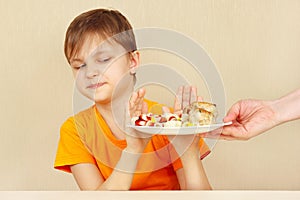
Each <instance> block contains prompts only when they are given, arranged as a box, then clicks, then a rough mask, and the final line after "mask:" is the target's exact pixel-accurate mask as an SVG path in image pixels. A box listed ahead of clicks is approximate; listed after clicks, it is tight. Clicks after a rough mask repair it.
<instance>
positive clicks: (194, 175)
mask: <svg viewBox="0 0 300 200" xmlns="http://www.w3.org/2000/svg"><path fill="white" fill-rule="evenodd" d="M177 137H185V138H183V139H184V140H182V139H178V140H177V139H176V138H175V139H173V140H172V141H171V142H172V145H173V146H174V149H175V151H176V153H174V152H173V151H171V157H173V156H175V158H177V157H178V155H181V156H180V159H181V163H182V168H181V169H178V170H177V171H176V174H177V178H178V181H179V184H180V188H181V189H184V190H210V189H211V186H210V184H209V181H208V178H207V176H206V174H205V170H204V168H203V165H202V162H201V159H200V156H199V151H200V150H199V146H198V143H199V139H200V136H195V137H194V136H193V138H192V140H190V139H187V137H186V136H177ZM189 141H191V143H190V142H189ZM185 147H187V148H185ZM172 160H174V159H172Z"/></svg>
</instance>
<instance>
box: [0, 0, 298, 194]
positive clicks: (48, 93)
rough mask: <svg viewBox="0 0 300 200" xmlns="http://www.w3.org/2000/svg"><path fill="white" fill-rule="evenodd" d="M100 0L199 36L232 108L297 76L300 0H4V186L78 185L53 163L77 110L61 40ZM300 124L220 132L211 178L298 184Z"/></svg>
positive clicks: (242, 186) (287, 86) (142, 23)
mask: <svg viewBox="0 0 300 200" xmlns="http://www.w3.org/2000/svg"><path fill="white" fill-rule="evenodd" d="M99 7H105V8H107V7H109V8H115V9H118V10H120V11H121V12H122V13H123V14H124V15H125V16H127V17H128V19H129V21H130V22H131V23H132V25H133V26H134V27H135V28H144V27H161V28H168V29H171V30H175V31H178V32H180V33H182V34H184V35H186V36H188V37H190V38H193V40H195V41H196V42H197V43H199V44H200V45H201V46H202V47H203V48H204V49H205V50H206V51H207V53H208V54H209V55H210V57H211V58H212V60H213V61H214V63H215V64H216V66H217V68H218V70H219V72H220V74H221V76H222V79H223V82H224V88H225V92H226V101H227V104H226V107H227V109H228V108H229V107H230V106H231V105H232V104H233V103H234V102H236V101H237V100H239V99H241V98H258V99H274V98H277V97H280V96H281V95H284V94H286V93H288V92H290V91H292V90H294V89H296V88H299V86H300V75H299V74H300V55H299V54H300V1H299V0H204V1H197V0H190V1H179V0H173V1H171V0H168V1H167V0H165V1H158V0H152V1H147V0H128V1H118V0H115V1H113V0H109V1H104V0H102V1H84V0H64V1H61V0H52V1H50V0H49V1H46V0H24V1H19V0H10V1H4V0H1V1H0V18H1V20H0V27H1V32H0V44H1V45H0V51H1V62H0V63H1V66H0V77H1V78H0V81H1V82H0V90H1V100H0V111H1V112H0V120H1V127H0V134H1V145H0V157H1V165H0V190H77V189H78V188H77V186H76V184H75V181H74V180H73V177H72V176H71V175H70V174H66V173H63V172H59V171H56V170H54V169H53V162H54V158H55V153H56V147H57V142H58V138H59V128H60V125H61V124H62V122H63V121H64V120H65V119H66V118H67V117H68V116H70V115H72V114H73V108H72V97H73V78H72V74H71V71H70V69H69V67H68V65H67V62H66V60H65V58H64V55H63V40H64V34H65V31H66V29H67V26H68V25H69V23H70V22H71V20H72V19H73V18H74V17H75V16H77V15H78V14H80V13H82V12H84V11H87V10H90V9H93V8H99ZM142 59H143V63H147V62H152V61H155V62H157V63H166V64H168V65H170V66H174V67H179V68H180V67H181V66H182V65H181V64H182V61H180V60H179V59H177V58H173V57H172V56H170V55H166V54H164V53H159V52H147V51H145V52H142ZM183 73H186V74H187V75H189V73H188V72H183ZM191 76H192V75H191ZM191 80H194V79H193V77H191ZM200 83H202V82H201V81H200V82H197V83H196V84H197V86H199V87H200V88H201V87H203V86H202V84H200ZM157 93H158V92H157ZM204 93H205V92H204ZM149 95H150V96H151V95H153V96H157V95H156V92H152V93H151V92H149ZM159 95H160V97H161V98H162V100H163V101H169V97H168V96H164V95H161V93H159ZM204 96H205V94H204ZM299 131H300V123H299V120H298V121H294V122H289V123H287V124H284V125H281V126H278V127H276V128H274V129H272V130H270V131H268V132H266V133H265V134H263V135H261V136H258V137H256V138H254V139H252V140H249V141H246V142H245V141H243V142H241V141H234V142H228V141H219V142H218V143H217V145H216V146H215V148H214V149H213V152H212V153H211V154H210V155H209V156H208V157H207V158H206V159H205V160H204V165H205V168H206V171H207V174H208V177H209V179H210V182H211V184H212V186H213V188H214V189H225V190H235V189H237V190H299V189H300V157H299V152H300V142H299V141H300V137H299Z"/></svg>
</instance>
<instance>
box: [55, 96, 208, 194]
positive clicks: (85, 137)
mask: <svg viewBox="0 0 300 200" xmlns="http://www.w3.org/2000/svg"><path fill="white" fill-rule="evenodd" d="M146 102H147V103H148V105H149V106H150V107H151V105H153V104H154V102H150V101H146ZM125 147H126V140H118V139H117V138H115V137H114V135H113V134H112V132H111V131H110V128H109V127H108V125H107V124H106V122H105V121H104V119H103V118H102V116H101V115H100V113H99V112H98V110H97V108H96V106H95V105H94V106H92V107H90V108H89V109H87V110H84V111H82V112H80V113H78V114H76V115H74V116H73V117H70V118H69V119H68V120H67V121H65V122H64V124H63V125H62V127H61V130H60V140H59V144H58V149H57V154H56V159H55V163H54V167H55V168H56V169H59V170H63V171H66V172H71V170H70V166H71V165H75V164H79V163H92V164H95V165H96V166H97V167H98V169H99V171H100V173H101V174H102V176H103V178H104V179H107V178H108V177H109V176H110V174H111V173H112V171H113V169H114V166H115V165H116V164H117V162H118V160H119V158H120V156H121V153H122V150H123V149H124V148H125ZM199 147H200V154H201V159H202V158H204V157H205V156H206V155H208V154H209V152H210V150H209V148H208V146H207V145H206V144H205V142H204V140H203V139H200V141H199ZM170 152H174V149H173V147H172V145H171V143H170V142H169V141H168V138H167V137H166V136H163V135H154V136H152V137H151V140H150V142H149V143H148V144H147V146H146V148H145V150H144V153H143V154H142V156H141V157H140V159H139V161H138V164H137V167H136V171H135V174H134V176H133V181H132V185H131V188H130V189H131V190H174V189H175V190H176V189H180V187H179V182H178V180H177V176H176V170H177V169H180V168H182V164H181V161H180V158H177V159H174V158H173V156H172V158H171V155H170V154H171V153H170Z"/></svg>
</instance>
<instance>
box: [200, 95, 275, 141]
mask: <svg viewBox="0 0 300 200" xmlns="http://www.w3.org/2000/svg"><path fill="white" fill-rule="evenodd" d="M223 121H224V122H229V121H232V124H231V125H228V126H225V127H223V130H222V133H221V134H220V130H219V131H218V130H217V131H213V132H210V133H206V134H205V135H204V137H213V136H214V133H215V134H217V135H218V134H220V137H219V138H220V139H225V140H248V139H250V138H252V137H254V136H257V135H259V134H260V133H262V132H264V131H267V130H269V129H271V128H272V127H274V126H276V125H277V124H278V122H277V116H276V113H275V111H274V109H273V102H271V101H262V100H241V101H238V102H237V103H235V104H234V105H233V106H232V107H231V108H230V110H229V111H228V113H227V116H226V117H225V118H224V119H223ZM215 136H216V135H215Z"/></svg>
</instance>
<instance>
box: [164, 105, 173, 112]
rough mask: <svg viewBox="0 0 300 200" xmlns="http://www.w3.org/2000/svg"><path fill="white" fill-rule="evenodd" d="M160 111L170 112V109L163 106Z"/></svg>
mask: <svg viewBox="0 0 300 200" xmlns="http://www.w3.org/2000/svg"><path fill="white" fill-rule="evenodd" d="M162 111H163V113H170V112H171V111H170V109H169V108H168V107H167V106H163V107H162Z"/></svg>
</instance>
